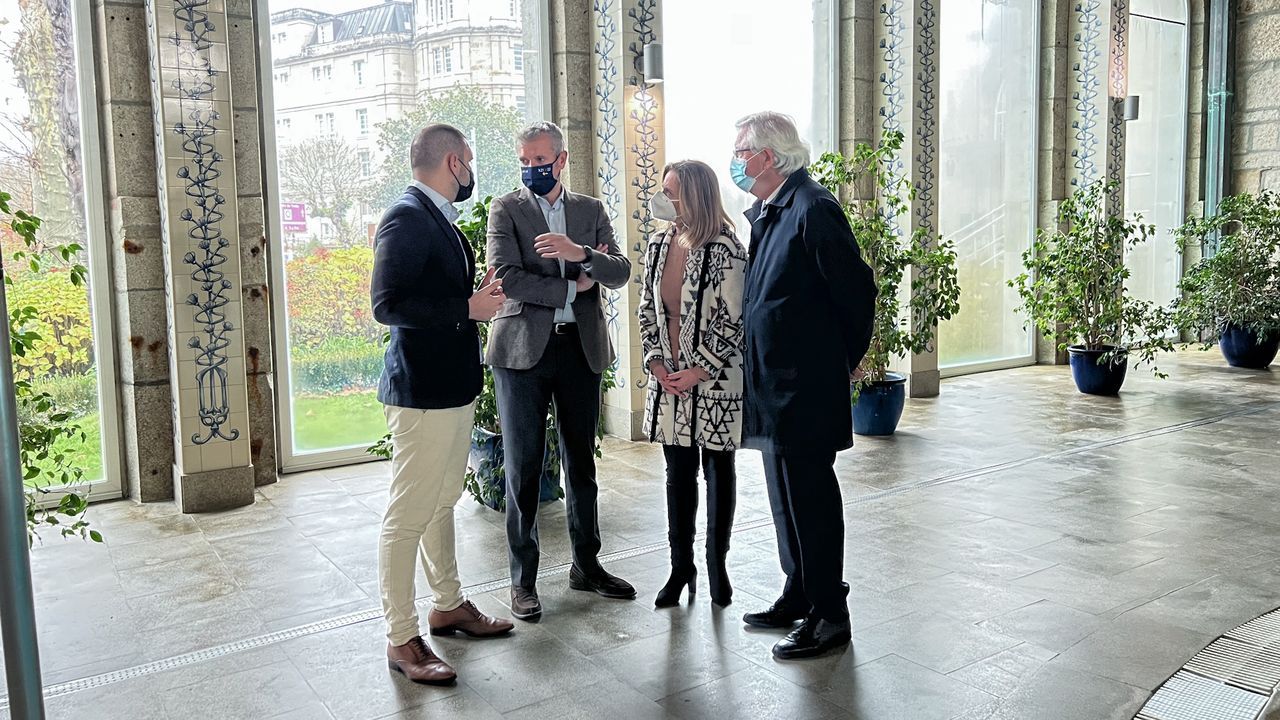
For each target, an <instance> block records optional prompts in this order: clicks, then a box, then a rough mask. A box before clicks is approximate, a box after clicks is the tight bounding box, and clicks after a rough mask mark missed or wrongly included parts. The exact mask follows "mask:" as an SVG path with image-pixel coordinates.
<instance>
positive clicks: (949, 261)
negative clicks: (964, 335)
mask: <svg viewBox="0 0 1280 720" xmlns="http://www.w3.org/2000/svg"><path fill="white" fill-rule="evenodd" d="M902 142H903V134H902V133H901V132H897V131H889V132H886V133H884V135H883V136H882V137H881V139H880V142H879V144H878V145H876V146H874V147H873V146H871V145H870V144H868V143H858V144H857V145H856V146H855V148H854V151H853V154H852V155H847V156H846V155H842V154H840V153H834V152H828V153H823V154H822V156H821V157H820V158H819V159H818V161H817V162H816V163H814V164H813V165H812V166H811V167H810V168H809V170H810V173H812V175H813V177H814V179H815V180H817V181H818V182H819V183H820V184H821V185H822V186H823V187H825V188H826V189H827V190H829V191H830V192H831V193H832V194H833V195H835V196H836V197H838V198H839V197H843V196H857V195H858V194H859V192H860V191H862V192H864V194H865V195H867V196H868V197H867V198H866V199H853V200H848V201H845V200H842V201H841V205H842V207H843V208H844V213H845V217H847V218H848V219H849V226H850V228H851V229H852V230H853V236H854V238H855V239H856V240H857V243H858V248H859V250H861V252H862V258H863V259H864V260H865V261H866V262H867V264H868V265H870V266H871V270H872V271H873V272H874V273H875V282H876V289H877V291H878V294H877V295H876V307H875V320H874V324H873V327H872V335H871V346H870V348H869V349H868V350H867V354H866V357H865V358H864V359H863V361H862V365H861V367H860V370H862V375H861V377H860V378H859V379H858V380H857V381H856V382H855V383H854V393H855V397H856V394H857V393H859V392H861V391H862V390H863V389H864V388H865V387H867V386H868V385H870V384H871V383H875V382H882V381H884V380H885V379H886V377H887V374H888V372H889V364H890V362H892V361H893V359H894V358H901V357H906V356H908V355H911V354H915V353H923V352H929V351H930V350H932V349H933V341H934V338H935V336H936V334H937V330H938V323H940V322H942V321H944V320H949V319H951V318H952V317H954V316H955V314H956V313H958V312H959V311H960V283H959V280H958V279H957V274H956V252H955V248H954V247H952V245H951V243H950V242H948V241H946V240H944V239H942V238H940V237H937V236H935V235H934V234H932V233H931V232H930V231H929V230H928V229H927V228H925V227H917V228H916V229H915V230H914V231H911V232H910V233H909V234H908V232H907V231H905V230H902V229H901V227H900V226H901V225H902V224H903V221H904V220H905V219H906V218H904V216H906V215H907V214H908V213H909V212H910V210H911V201H912V200H914V199H915V197H916V188H915V187H914V186H913V185H912V183H911V181H910V180H908V179H907V178H905V177H902V176H901V175H900V174H898V173H897V171H896V169H895V164H896V163H895V159H896V157H897V154H898V153H899V152H901V150H902ZM908 277H909V278H910V279H909V284H910V291H911V292H910V295H909V297H906V298H904V297H903V295H902V293H901V289H902V287H903V280H904V278H908Z"/></svg>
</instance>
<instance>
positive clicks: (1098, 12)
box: [1068, 0, 1108, 190]
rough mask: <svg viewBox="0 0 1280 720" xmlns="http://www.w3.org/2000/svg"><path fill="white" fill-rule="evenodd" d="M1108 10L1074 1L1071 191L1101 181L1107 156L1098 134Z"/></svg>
mask: <svg viewBox="0 0 1280 720" xmlns="http://www.w3.org/2000/svg"><path fill="white" fill-rule="evenodd" d="M1106 15H1107V7H1106V5H1104V4H1103V2H1102V0H1075V2H1074V4H1073V6H1072V13H1071V27H1072V32H1073V37H1074V39H1075V47H1074V48H1073V52H1072V60H1071V74H1072V77H1071V103H1072V107H1071V137H1070V147H1071V166H1070V169H1069V170H1068V174H1069V179H1070V183H1071V189H1072V190H1075V189H1076V188H1080V187H1085V186H1087V185H1090V184H1092V183H1094V182H1097V181H1098V180H1101V179H1102V178H1103V177H1104V175H1105V174H1106V173H1105V163H1106V158H1107V156H1108V153H1107V148H1106V147H1105V146H1104V145H1103V137H1104V136H1103V135H1102V134H1101V132H1102V128H1103V127H1104V126H1103V122H1104V120H1105V119H1106V118H1107V115H1108V104H1107V102H1106V90H1107V88H1106V86H1105V85H1104V83H1103V79H1104V78H1105V77H1106V71H1107V69H1106V66H1105V62H1106V57H1107V50H1108V48H1107V47H1106V46H1104V45H1103V43H1104V42H1105V38H1106V37H1107V33H1106V27H1107V26H1106Z"/></svg>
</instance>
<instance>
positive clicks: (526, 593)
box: [511, 585, 542, 622]
mask: <svg viewBox="0 0 1280 720" xmlns="http://www.w3.org/2000/svg"><path fill="white" fill-rule="evenodd" d="M511 617H514V618H516V619H518V620H525V621H527V622H533V621H535V620H537V619H538V618H540V617H542V603H541V602H539V601H538V591H537V590H534V589H532V588H524V587H520V586H518V585H513V586H511Z"/></svg>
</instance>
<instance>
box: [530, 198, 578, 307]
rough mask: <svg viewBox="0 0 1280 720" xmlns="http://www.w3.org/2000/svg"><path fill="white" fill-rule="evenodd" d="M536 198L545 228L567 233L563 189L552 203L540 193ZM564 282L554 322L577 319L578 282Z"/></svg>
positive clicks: (561, 266)
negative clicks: (562, 297)
mask: <svg viewBox="0 0 1280 720" xmlns="http://www.w3.org/2000/svg"><path fill="white" fill-rule="evenodd" d="M537 199H538V208H539V209H540V210H542V217H543V219H544V220H546V221H547V229H548V230H550V231H551V232H553V233H557V234H560V235H567V234H568V233H567V232H566V231H565V227H566V226H565V221H564V189H563V188H561V189H560V197H557V198H556V202H555V204H554V205H553V204H551V203H549V202H547V199H546V198H545V197H543V196H541V195H538V196H537ZM584 269H585V268H584ZM560 277H564V258H560ZM565 282H566V283H568V284H569V290H568V294H567V295H565V301H564V307H562V308H557V309H556V314H555V319H554V322H556V323H576V322H578V319H577V318H576V317H574V314H573V300H574V298H576V297H578V284H577V283H575V282H574V281H572V280H565Z"/></svg>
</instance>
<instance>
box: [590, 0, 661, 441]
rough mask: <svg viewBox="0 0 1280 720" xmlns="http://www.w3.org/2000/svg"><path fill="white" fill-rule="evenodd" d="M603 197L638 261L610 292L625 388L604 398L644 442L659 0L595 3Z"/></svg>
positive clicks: (609, 311) (614, 427) (622, 425)
mask: <svg viewBox="0 0 1280 720" xmlns="http://www.w3.org/2000/svg"><path fill="white" fill-rule="evenodd" d="M592 18H593V22H594V25H595V32H596V36H595V43H594V47H593V51H594V55H595V63H594V67H593V80H594V85H595V96H596V104H595V117H594V118H593V124H594V125H595V128H596V130H595V143H594V152H595V155H596V196H597V197H599V198H600V199H601V200H603V201H604V203H605V207H606V208H607V209H608V211H609V216H610V218H611V219H612V220H613V225H614V232H615V233H616V234H617V237H618V243H619V245H620V246H621V247H623V248H624V249H625V251H626V252H627V256H628V257H629V258H630V259H631V270H632V273H631V274H632V281H631V282H630V283H628V284H627V286H626V287H624V288H622V289H621V290H618V291H609V292H607V293H606V298H607V303H608V304H607V307H606V309H605V318H606V320H607V322H608V326H609V334H610V338H611V339H612V341H613V345H614V349H615V350H616V351H617V354H618V358H617V362H616V364H615V370H614V372H615V375H616V378H617V381H618V387H617V388H615V389H614V390H612V391H610V392H609V394H608V395H607V396H606V398H605V421H606V428H607V429H608V430H609V432H611V433H613V434H615V435H618V436H621V437H625V438H633V439H638V438H641V437H643V432H642V430H643V429H642V428H641V425H642V424H643V419H644V387H645V378H646V376H645V370H644V368H643V367H642V366H641V364H642V360H643V353H642V352H641V348H640V337H639V332H638V325H637V323H636V320H635V315H636V308H637V307H638V305H639V287H640V281H641V276H642V272H643V263H644V249H645V246H646V244H647V243H648V241H649V236H650V235H651V234H652V233H653V232H654V231H655V230H656V226H655V224H654V219H653V217H652V216H651V215H650V214H649V200H650V198H652V197H653V195H654V194H655V193H657V192H659V191H660V188H661V182H662V178H661V177H660V174H661V172H662V167H663V163H664V157H663V147H662V142H661V139H660V138H661V122H662V119H661V108H662V103H661V99H662V96H661V93H660V91H659V90H657V89H655V88H653V87H650V86H649V85H647V84H646V83H645V82H644V73H643V51H644V46H645V44H647V43H651V42H656V41H658V37H659V36H658V32H659V28H660V21H659V18H658V2H657V0H594V1H593V5H592Z"/></svg>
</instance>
